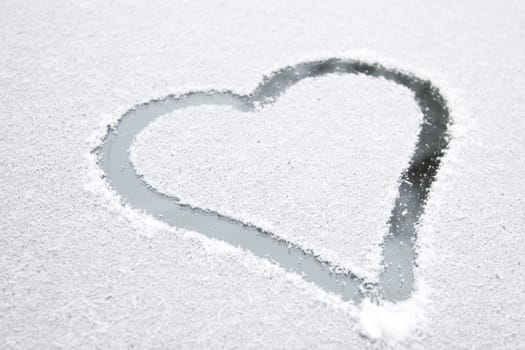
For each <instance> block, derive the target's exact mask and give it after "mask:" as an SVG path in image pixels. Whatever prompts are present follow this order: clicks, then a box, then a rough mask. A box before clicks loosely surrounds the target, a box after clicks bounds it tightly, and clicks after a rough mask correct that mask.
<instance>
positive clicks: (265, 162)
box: [130, 75, 422, 280]
mask: <svg viewBox="0 0 525 350" xmlns="http://www.w3.org/2000/svg"><path fill="white" fill-rule="evenodd" d="M378 102H379V103H378ZM421 119H422V115H421V112H420V111H419V110H418V106H417V105H416V102H415V100H414V96H413V94H412V92H411V91H409V90H408V89H407V88H405V87H402V86H399V85H396V84H395V83H392V82H387V81H385V80H379V79H374V78H370V77H367V76H363V75H358V76H357V75H331V76H327V77H322V78H317V79H308V80H304V81H301V82H300V83H298V84H297V85H295V86H293V87H292V88H291V89H289V91H287V93H286V94H285V95H284V96H281V97H280V98H279V99H278V100H277V102H276V103H275V104H273V105H270V106H268V107H266V108H264V109H263V110H261V111H257V112H253V113H248V112H244V113H243V112H241V111H237V110H234V109H233V108H232V107H225V106H200V107H191V108H185V109H183V110H178V111H175V112H173V113H171V114H169V115H165V116H163V117H161V118H159V119H157V121H155V122H153V123H152V124H151V125H150V126H149V127H147V128H146V129H145V130H144V131H143V132H142V133H141V135H139V136H138V137H137V140H136V142H135V143H134V145H133V146H132V148H131V156H130V158H131V160H132V161H133V163H134V165H135V167H136V169H137V171H138V173H139V174H141V175H143V176H144V180H145V181H146V182H147V183H148V184H150V185H151V186H153V187H154V188H155V189H157V190H158V191H159V192H161V193H166V194H169V195H172V196H175V197H178V198H180V200H181V202H183V203H188V204H190V205H192V206H194V207H200V208H205V209H211V210H213V211H216V212H219V213H221V214H223V215H226V216H230V217H233V218H235V219H238V220H241V221H243V222H246V223H251V224H254V225H256V226H258V227H261V228H263V229H265V230H267V231H269V232H272V233H274V234H276V235H277V236H279V237H281V238H284V239H286V240H287V241H289V242H293V243H295V244H298V245H299V246H301V247H303V248H304V249H306V250H311V251H313V252H314V254H316V255H319V256H320V258H321V259H322V260H325V261H329V262H331V263H332V264H334V265H335V266H338V267H341V268H345V269H347V270H350V271H352V272H354V273H356V274H358V275H360V276H362V277H365V278H368V279H369V280H375V279H377V277H378V272H379V269H380V263H381V251H382V248H381V246H380V245H381V243H382V241H383V237H384V235H385V234H386V233H387V232H388V227H387V221H388V220H389V218H390V213H391V211H392V207H393V205H394V200H395V197H396V195H397V187H398V183H399V178H400V175H401V173H402V171H403V170H404V168H406V167H407V166H408V163H409V160H410V157H411V155H412V153H413V152H414V148H415V143H416V140H417V134H418V131H419V129H420V126H419V124H420V123H421Z"/></svg>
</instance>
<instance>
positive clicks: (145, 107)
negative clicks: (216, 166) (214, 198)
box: [93, 58, 451, 302]
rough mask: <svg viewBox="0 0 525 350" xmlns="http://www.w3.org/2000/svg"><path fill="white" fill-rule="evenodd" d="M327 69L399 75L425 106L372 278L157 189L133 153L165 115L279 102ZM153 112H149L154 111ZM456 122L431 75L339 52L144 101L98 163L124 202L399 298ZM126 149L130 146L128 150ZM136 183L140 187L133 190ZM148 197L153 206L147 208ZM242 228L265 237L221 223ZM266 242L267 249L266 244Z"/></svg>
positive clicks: (332, 285)
mask: <svg viewBox="0 0 525 350" xmlns="http://www.w3.org/2000/svg"><path fill="white" fill-rule="evenodd" d="M326 74H365V75H368V76H370V77H375V78H378V77H382V78H384V79H386V80H389V81H393V82H394V83H397V84H400V85H402V86H405V87H407V88H408V89H410V90H411V91H412V92H413V93H414V98H415V100H416V102H417V104H418V106H419V108H420V110H421V112H422V114H423V122H422V123H421V129H420V133H419V135H418V141H417V144H416V148H415V150H414V153H413V155H412V157H411V160H410V162H409V165H408V167H407V168H406V169H405V170H404V171H403V172H402V174H401V176H400V181H399V189H398V197H397V198H396V201H395V204H394V208H393V209H392V212H391V217H390V220H389V222H388V224H389V232H388V234H386V235H385V238H384V242H383V262H384V263H383V264H384V269H383V270H382V272H381V275H380V277H379V282H378V283H368V282H367V281H364V280H363V279H361V278H359V277H358V276H356V275H354V274H352V272H351V271H346V270H343V269H339V268H337V266H334V265H333V264H331V263H330V262H327V261H323V260H322V259H320V258H319V257H318V256H316V255H315V254H314V253H313V252H311V251H305V250H304V249H302V248H301V247H299V246H296V245H294V244H293V243H291V242H287V241H285V240H283V239H281V238H279V237H278V236H276V235H274V234H272V233H271V232H267V231H264V230H262V229H260V228H258V227H256V226H254V225H247V224H245V223H242V222H240V221H238V220H236V219H234V218H229V217H226V216H223V215H221V214H220V213H216V212H213V211H210V210H206V209H200V208H194V207H191V206H189V205H186V204H181V203H178V199H177V198H175V197H170V196H167V195H165V194H162V193H160V192H158V191H156V190H155V189H154V188H152V187H151V186H150V185H149V184H147V183H146V182H145V181H144V180H143V179H142V178H141V177H140V176H138V175H137V174H136V172H135V170H134V167H133V165H132V164H131V162H130V160H129V157H128V156H127V150H128V149H129V146H130V145H131V143H132V142H133V140H134V137H135V136H136V135H137V134H138V133H139V132H140V131H141V130H143V129H144V128H145V127H146V126H147V125H148V124H149V123H150V122H152V121H153V120H155V119H156V118H158V117H159V116H161V115H164V114H166V113H168V112H171V111H173V110H175V109H179V108H183V107H186V106H191V105H197V104H214V105H215V104H228V105H232V106H234V107H236V108H238V109H240V110H242V111H253V110H256V109H257V107H259V106H264V105H266V104H271V103H273V102H275V101H276V100H277V98H278V97H279V96H280V95H282V94H283V93H284V92H285V91H286V89H287V88H288V87H290V86H292V85H293V84H295V83H297V82H299V81H301V80H303V79H305V78H309V77H318V76H322V75H326ZM148 113H149V117H147V115H148ZM450 123H451V121H450V116H449V111H448V107H447V105H446V100H445V99H444V98H443V96H442V95H441V94H440V93H439V90H438V89H437V88H436V87H434V86H433V85H432V83H431V82H430V81H428V80H424V79H420V78H418V77H416V76H415V75H413V74H411V73H406V72H403V71H399V70H396V69H393V68H386V67H384V66H382V65H380V64H378V63H366V62H364V61H359V60H351V59H338V58H332V59H327V60H322V61H311V62H303V63H299V64H297V65H295V66H288V67H285V68H282V69H280V70H277V71H275V72H274V73H272V74H271V75H269V76H267V77H265V78H264V79H263V81H262V82H261V83H260V84H259V85H258V86H257V87H256V89H255V90H254V91H253V92H252V93H250V94H248V95H239V94H235V93H233V92H232V91H219V90H210V91H191V92H188V93H186V94H181V95H168V96H166V97H164V98H162V99H156V100H151V101H148V102H146V103H143V104H140V105H137V106H135V107H134V108H132V109H131V110H129V111H128V112H126V113H125V114H124V115H123V116H122V117H121V118H120V120H119V122H118V124H116V126H113V127H111V126H108V132H107V134H106V136H105V137H104V139H103V141H102V143H101V144H100V146H98V147H97V148H95V149H94V150H93V152H96V154H97V155H98V165H99V166H100V167H101V168H102V169H103V171H104V173H105V177H106V179H107V181H108V182H109V183H110V184H111V186H112V187H113V188H114V189H115V190H116V191H117V193H119V195H120V196H121V198H122V199H123V201H124V202H127V203H128V204H130V205H131V206H132V207H134V208H136V209H143V210H145V211H146V212H148V213H149V214H151V215H153V216H156V217H158V218H159V219H160V220H162V221H165V222H167V223H168V224H171V225H175V226H177V227H181V228H187V229H190V230H193V231H198V232H201V233H203V234H205V235H207V236H208V237H213V238H217V237H218V236H219V237H218V238H219V239H222V240H225V241H227V242H229V243H231V244H234V245H236V246H239V245H240V246H241V247H243V248H247V249H248V250H250V251H252V253H254V254H256V255H258V256H261V257H267V255H270V257H271V258H272V259H273V260H274V261H275V262H276V263H278V264H279V265H281V266H282V267H284V268H286V269H288V270H292V271H294V272H298V273H300V274H302V275H303V277H304V278H305V279H306V280H309V281H312V282H314V283H317V284H318V285H320V286H321V287H323V288H324V289H327V290H329V291H332V292H335V293H338V294H340V295H341V296H342V297H343V298H344V299H352V300H354V301H356V302H358V301H360V300H361V299H362V298H363V297H365V296H371V297H372V298H382V299H385V300H389V301H393V302H395V301H400V300H404V299H407V298H409V297H410V295H411V293H412V289H413V279H414V277H413V268H414V264H415V257H416V253H415V241H416V237H417V225H418V223H419V218H420V216H421V214H422V213H423V211H424V207H425V204H426V201H427V197H428V191H429V189H430V187H431V185H432V182H433V181H434V179H435V177H436V174H437V171H438V168H439V165H440V161H441V158H442V157H443V156H444V154H445V151H446V149H447V147H448V142H449V134H448V127H449V125H450ZM123 152H124V153H125V154H122V153H123ZM123 159H124V161H123ZM115 160H118V162H115ZM130 188H132V189H133V190H132V191H130V190H129V189H130ZM134 192H138V193H134ZM148 203H149V204H148ZM151 203H153V205H152V204H151ZM146 204H147V205H146ZM148 205H150V208H147V206H148ZM153 207H157V208H153ZM160 207H162V208H160ZM152 208H153V209H152ZM174 208H177V209H176V210H179V211H180V213H178V214H177V215H175V216H174V219H173V220H171V219H169V218H170V214H169V213H172V214H171V215H173V212H174V210H175V209H174ZM148 209H149V210H148ZM157 209H158V210H157ZM161 209H162V210H161ZM167 214H168V215H167ZM210 218H211V220H212V221H213V220H214V226H213V227H210V226H206V225H204V224H203V223H201V222H200V221H199V220H204V221H207V220H208V221H209V220H210ZM239 228H240V231H243V232H248V235H252V236H253V235H254V234H255V239H256V241H257V242H258V243H257V245H253V244H250V243H249V242H247V241H246V239H245V238H246V237H242V235H239V234H237V236H232V235H231V234H230V235H229V236H224V237H220V235H219V234H218V232H221V230H224V232H227V230H239ZM228 232H229V231H228ZM225 234H226V233H225ZM270 242H273V243H270ZM261 244H262V246H263V248H262V249H260V248H259V245H261ZM266 245H268V247H270V248H268V247H266ZM265 249H266V250H267V251H265ZM286 255H290V256H296V257H300V259H302V262H301V264H300V266H292V265H290V264H288V265H287V263H286V259H287V258H286ZM394 260H396V262H397V263H398V264H397V265H400V266H401V267H402V271H403V272H402V274H400V271H401V270H399V269H398V267H397V266H394V265H393V264H392V263H391V262H392V261H394ZM403 269H404V270H403Z"/></svg>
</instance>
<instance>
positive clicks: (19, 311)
mask: <svg viewBox="0 0 525 350" xmlns="http://www.w3.org/2000/svg"><path fill="white" fill-rule="evenodd" d="M523 6H524V4H523V2H520V1H506V2H488V1H487V2H479V1H470V0H467V1H462V2H457V1H448V0H441V1H435V2H432V3H428V2H416V1H393V2H388V3H386V2H379V1H369V2H366V3H358V2H355V3H348V2H338V1H333V2H332V1H330V2H323V3H320V2H312V3H307V4H305V3H304V2H297V1H289V2H279V1H270V2H264V3H255V2H253V3H252V2H237V1H208V2H206V3H200V2H185V3H181V4H178V3H175V2H155V1H153V2H152V1H148V2H145V1H136V2H133V3H125V2H120V1H117V2H113V3H106V2H101V1H98V2H97V1H75V2H71V3H67V4H65V3H58V2H55V1H46V2H45V3H36V2H34V3H31V4H29V3H20V2H14V1H10V0H7V1H3V2H2V5H0V14H1V16H2V26H0V49H1V50H0V101H1V102H0V125H1V127H2V133H1V135H0V184H1V186H0V198H2V199H1V204H2V205H1V207H0V214H1V215H0V232H2V235H0V291H1V292H0V293H1V294H0V295H1V296H0V344H2V345H1V346H2V347H5V348H61V347H63V348H72V347H104V348H108V347H132V346H134V347H141V348H145V347H157V348H159V347H160V348H166V347H180V348H203V347H206V348H228V347H230V348H235V347H243V348H261V347H264V348H312V347H314V348H385V347H387V348H388V347H392V346H393V347H396V348H425V349H426V348H432V349H448V348H451V347H452V348H487V349H490V348H502V349H515V348H521V347H523V344H525V332H524V331H523V324H525V316H524V315H525V307H524V305H525V297H524V294H523V290H525V277H524V274H523V266H524V264H525V262H524V258H523V252H524V251H525V242H524V240H523V239H522V236H523V227H525V216H524V215H523V214H522V213H524V212H525V201H524V199H523V198H525V187H524V186H523V175H522V174H523V170H524V169H525V161H524V158H523V156H522V155H521V153H520V152H521V150H522V149H523V148H524V146H525V141H524V138H523V135H522V134H523V132H522V130H523V127H524V125H523V124H524V121H523V115H524V113H525V107H524V105H525V103H524V102H525V100H524V97H523V93H522V92H523V91H524V90H525V82H524V80H523V79H522V77H523V73H524V71H523V66H522V62H524V61H525V57H524V56H525V51H524V50H523V47H524V45H523V44H524V42H523V38H525V33H524V32H525V30H524V26H523V23H525V18H524V17H525V11H523ZM358 56H359V57H363V56H364V57H369V58H371V59H370V60H371V61H378V62H381V63H384V64H388V65H391V66H395V67H399V68H404V69H408V70H409V71H413V72H415V73H416V74H417V75H418V76H422V77H424V78H428V79H430V80H432V82H433V83H435V84H436V85H437V86H438V87H440V89H441V92H442V93H443V94H444V95H445V96H446V97H447V102H448V105H449V106H450V108H451V111H452V117H453V120H454V125H453V127H452V129H451V134H452V139H451V143H450V149H449V151H448V152H447V155H446V157H445V158H444V159H443V163H442V166H441V168H440V170H439V173H438V178H437V180H436V181H435V182H434V184H433V188H432V193H431V195H430V199H429V202H428V204H427V206H426V212H425V215H424V217H423V218H422V222H421V228H420V231H419V233H420V234H419V237H418V242H417V244H418V266H417V269H416V291H415V293H414V297H413V298H412V299H411V300H410V301H407V304H406V305H405V304H396V305H388V304H384V305H383V306H382V307H379V308H378V307H377V306H374V305H372V304H367V303H365V304H363V305H361V306H356V305H353V304H350V303H344V302H341V301H340V300H338V298H336V297H334V296H333V295H329V294H327V293H325V292H323V291H322V290H321V289H319V288H318V287H317V286H315V285H313V284H310V283H306V282H304V281H303V280H302V279H301V278H300V277H299V276H296V275H293V274H290V273H287V272H285V271H282V270H281V269H279V268H278V267H277V266H275V265H272V264H271V263H269V262H268V261H265V260H264V259H258V258H255V257H254V256H253V255H251V254H250V253H248V252H245V251H242V250H239V249H236V248H232V247H229V246H227V245H224V244H221V243H220V242H216V241H212V240H208V239H206V238H204V237H202V236H201V235H199V234H196V233H194V232H187V231H182V230H178V229H176V228H170V227H166V226H165V225H161V224H159V223H158V222H157V221H155V220H154V219H152V218H148V217H147V216H145V215H144V214H142V213H139V212H136V211H134V210H132V209H131V208H129V207H124V206H122V205H121V203H120V202H119V200H118V198H116V197H115V194H114V193H112V192H111V190H110V189H109V188H108V187H107V185H106V184H105V183H104V181H103V180H102V179H101V178H100V177H99V175H100V173H97V169H96V164H95V163H94V159H93V154H91V153H90V151H91V150H92V149H93V147H95V146H96V144H97V142H98V141H99V140H97V138H94V137H93V135H97V136H98V137H102V136H103V135H104V133H105V132H106V125H107V124H108V123H112V122H115V121H116V120H117V119H118V118H119V117H120V116H121V115H122V114H123V113H124V112H125V111H127V110H128V109H129V108H131V107H132V106H134V105H136V104H139V103H143V102H145V101H148V100H150V99H152V98H158V97H162V96H166V95H168V94H172V93H173V94H177V93H183V92H186V91H191V90H205V89H209V88H212V89H213V88H218V89H231V90H234V91H236V92H238V93H243V94H245V93H249V92H250V91H251V90H252V89H253V88H254V87H255V86H256V85H257V84H258V83H259V81H260V80H261V77H262V76H263V75H264V74H267V73H270V72H272V71H274V70H275V69H279V68H282V67H284V66H287V65H290V64H291V65H293V64H296V63H298V62H302V61H308V60H312V59H316V58H318V57H343V58H344V57H349V58H358ZM328 88H329V87H328ZM389 96H390V95H389ZM268 113H270V112H268ZM153 127H155V125H152V128H153ZM170 127H176V126H175V125H170ZM403 130H404V129H403ZM144 136H145V135H144ZM159 141H160V140H159ZM388 179H390V177H388ZM249 204H250V205H253V203H249ZM348 205H350V204H348ZM380 224H382V223H380ZM374 232H376V231H374ZM283 234H285V233H283ZM334 242H335V241H334ZM333 250H334V251H335V249H333ZM372 259H373V258H372ZM343 263H344V262H343ZM349 263H350V262H349ZM419 295H423V296H424V298H423V297H422V298H423V299H421V300H422V301H421V300H420V299H419V297H418V296H419ZM420 301H421V302H420ZM401 321H405V322H401ZM393 326H396V327H393ZM361 334H363V335H367V336H365V337H363V336H362V335H361ZM371 338H377V340H373V339H371Z"/></svg>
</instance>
